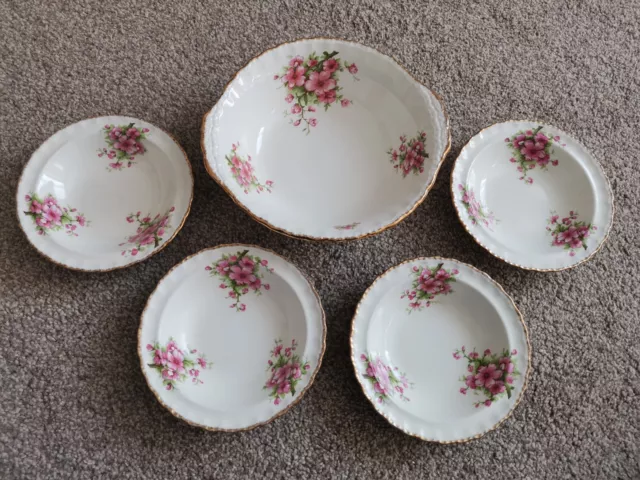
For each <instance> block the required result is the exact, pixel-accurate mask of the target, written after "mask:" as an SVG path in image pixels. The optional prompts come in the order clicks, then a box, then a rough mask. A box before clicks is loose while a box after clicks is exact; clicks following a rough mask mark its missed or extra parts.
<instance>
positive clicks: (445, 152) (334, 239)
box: [200, 37, 451, 242]
mask: <svg viewBox="0 0 640 480" xmlns="http://www.w3.org/2000/svg"><path fill="white" fill-rule="evenodd" d="M312 40H329V41H338V42H344V43H349V44H352V45H357V46H359V47H365V48H368V49H371V50H373V51H375V52H377V53H378V54H379V55H382V56H383V57H387V58H389V59H391V60H392V61H393V62H394V63H395V64H396V65H397V66H398V67H399V68H400V69H401V70H403V71H404V72H405V73H406V74H407V75H408V76H409V78H411V79H412V80H413V81H414V82H415V83H417V84H418V85H421V86H422V87H424V88H426V89H427V90H429V92H431V94H432V95H433V96H434V98H435V99H436V101H437V102H438V105H440V108H441V110H442V114H443V116H444V120H445V126H446V138H447V140H446V143H445V146H444V150H443V152H442V156H441V157H440V160H439V161H438V163H437V165H436V169H435V172H434V174H433V178H432V179H431V181H430V182H429V183H428V184H427V186H426V188H425V191H424V193H423V194H422V196H421V197H420V198H419V199H418V200H417V201H416V202H415V203H414V204H413V206H412V207H411V208H410V209H409V210H407V211H406V212H404V213H403V214H402V215H400V217H398V218H397V219H395V220H394V221H393V222H391V223H389V224H387V225H385V226H383V227H381V228H379V229H378V230H374V231H373V232H368V233H364V234H362V235H358V236H356V237H345V238H341V237H315V236H312V235H302V234H297V233H293V232H290V231H288V230H286V229H284V228H281V227H277V226H275V225H273V224H272V223H270V222H269V221H268V220H266V219H264V218H262V217H260V216H258V215H256V214H254V213H253V212H252V211H251V210H249V208H248V207H246V206H245V205H244V204H243V203H242V201H241V200H240V199H238V198H237V197H236V196H235V195H234V193H233V192H232V191H231V189H229V188H228V187H227V186H226V185H225V183H224V182H223V181H222V179H221V178H219V177H218V175H217V174H216V173H215V172H214V171H213V168H211V166H210V163H209V160H208V159H207V152H206V149H205V146H204V127H205V123H206V121H207V117H208V116H209V115H210V114H211V112H212V111H213V110H214V109H215V108H216V107H217V106H218V104H219V103H220V102H221V101H222V97H223V95H224V94H225V92H226V91H227V89H228V88H229V86H230V85H231V83H232V82H233V81H234V80H235V79H236V78H237V77H238V75H239V74H240V72H242V71H243V70H244V69H246V68H247V67H248V66H249V65H250V64H251V63H253V62H254V61H255V60H257V59H258V58H260V57H262V56H263V55H266V54H267V53H269V52H271V51H273V50H276V49H278V48H280V47H283V46H285V45H291V44H294V43H300V42H306V41H312ZM201 132H202V133H201V135H200V149H201V150H202V160H203V162H204V167H205V169H206V170H207V173H208V174H209V176H210V177H211V178H213V179H214V180H215V181H216V183H217V184H218V185H220V186H221V187H222V189H223V190H224V191H225V192H226V193H227V195H229V196H230V197H231V199H232V200H233V201H234V203H235V204H236V205H238V206H239V207H240V208H242V209H243V210H244V211H245V212H246V213H247V214H248V215H249V216H250V217H251V218H253V219H254V220H256V221H257V222H259V223H261V224H262V225H264V226H265V227H267V228H269V229H270V230H273V231H274V232H278V233H280V234H282V235H285V236H287V237H290V238H298V239H302V240H309V241H316V242H348V241H350V240H360V239H363V238H367V237H372V236H374V235H378V234H379V233H382V232H384V231H385V230H388V229H390V228H392V227H395V226H396V225H398V224H399V223H400V222H402V221H403V220H404V219H405V218H407V217H408V216H409V215H411V214H412V213H413V212H414V211H415V210H416V209H417V208H418V207H419V206H420V204H422V202H424V200H425V199H426V198H427V195H428V194H429V192H430V191H431V189H432V188H433V185H434V184H435V182H436V179H437V178H438V173H439V172H440V168H441V167H442V165H443V164H444V161H445V159H446V158H447V155H448V154H449V151H450V150H451V126H450V123H449V115H448V114H447V111H446V109H445V107H444V101H443V100H442V97H441V96H440V95H439V94H437V93H436V92H434V91H433V90H432V89H430V88H428V87H427V86H426V85H424V84H422V83H421V82H419V81H418V80H416V78H415V77H414V76H413V75H411V73H409V72H408V71H407V69H406V68H404V67H403V66H402V65H401V64H400V62H398V60H396V59H395V58H394V57H393V56H391V55H387V54H385V53H382V52H381V51H379V50H378V49H376V48H373V47H369V46H367V45H363V44H361V43H358V42H353V41H350V40H344V39H341V38H332V37H310V38H299V39H297V40H293V41H291V42H284V43H281V44H279V45H276V46H275V47H271V48H268V49H267V50H264V51H263V52H261V53H260V54H258V55H256V56H254V57H253V58H251V59H250V60H249V61H248V62H247V63H246V64H245V66H244V67H242V68H241V69H240V70H238V71H237V72H236V74H235V75H234V76H233V77H232V78H231V80H229V81H228V82H227V84H226V85H225V86H224V89H223V90H222V94H221V95H220V98H219V99H218V101H217V102H216V103H215V104H214V105H213V107H212V108H211V109H210V110H209V111H207V113H205V114H204V116H203V118H202V124H201Z"/></svg>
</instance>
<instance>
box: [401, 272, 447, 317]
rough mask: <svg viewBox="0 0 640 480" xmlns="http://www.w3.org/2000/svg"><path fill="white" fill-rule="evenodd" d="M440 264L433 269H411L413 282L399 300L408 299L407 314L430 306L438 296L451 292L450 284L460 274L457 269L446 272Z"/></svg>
mask: <svg viewBox="0 0 640 480" xmlns="http://www.w3.org/2000/svg"><path fill="white" fill-rule="evenodd" d="M442 265H443V264H442V263H439V264H438V265H436V266H435V267H418V266H417V265H414V266H413V267H412V268H411V276H412V277H413V282H412V284H411V286H412V289H411V290H405V291H404V293H403V294H402V295H401V296H400V298H408V299H409V301H410V303H409V306H408V307H407V311H408V312H409V313H411V312H413V311H414V310H418V311H420V310H422V309H423V308H424V307H429V306H431V303H432V302H433V299H434V298H436V297H437V296H438V295H448V294H449V293H451V292H453V290H452V289H451V284H452V283H453V282H455V281H456V278H455V276H456V275H458V273H460V272H459V271H458V270H457V269H455V268H454V269H453V270H446V269H444V268H442Z"/></svg>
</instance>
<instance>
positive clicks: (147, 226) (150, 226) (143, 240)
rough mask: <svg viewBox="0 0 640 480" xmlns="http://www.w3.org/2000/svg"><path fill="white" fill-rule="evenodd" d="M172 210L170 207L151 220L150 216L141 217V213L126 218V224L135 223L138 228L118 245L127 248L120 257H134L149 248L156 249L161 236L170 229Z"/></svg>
mask: <svg viewBox="0 0 640 480" xmlns="http://www.w3.org/2000/svg"><path fill="white" fill-rule="evenodd" d="M174 210H175V207H171V208H170V209H169V210H168V211H167V212H166V213H165V214H164V215H160V214H157V215H156V216H155V217H153V218H151V214H147V215H145V216H144V217H143V216H142V215H141V212H137V213H130V214H129V215H128V216H127V222H128V223H134V222H135V223H137V224H138V228H137V229H136V233H135V234H133V235H131V236H129V237H127V240H126V241H125V242H123V243H121V244H120V246H121V247H122V246H126V247H127V248H126V249H124V250H123V251H122V255H131V256H133V257H135V256H136V255H138V253H142V252H145V251H146V250H147V249H149V248H152V249H153V248H158V246H159V245H160V243H161V242H162V237H163V235H164V234H165V233H166V232H167V231H168V230H169V229H170V228H171V225H170V224H169V222H170V220H171V214H172V213H173V211H174Z"/></svg>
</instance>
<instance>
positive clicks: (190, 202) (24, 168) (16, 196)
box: [15, 114, 195, 272]
mask: <svg viewBox="0 0 640 480" xmlns="http://www.w3.org/2000/svg"><path fill="white" fill-rule="evenodd" d="M100 117H129V118H136V117H133V116H130V115H119V114H110V115H97V116H95V117H88V118H83V119H82V120H79V121H77V122H75V123H72V124H70V125H67V126H66V127H64V128H62V129H61V130H64V129H66V128H69V127H71V126H73V125H75V124H77V123H80V122H84V121H85V120H92V119H95V118H100ZM142 121H143V122H145V123H148V124H149V125H152V126H153V128H156V129H158V130H160V131H161V132H163V133H165V134H166V135H167V136H168V137H169V138H170V139H171V140H172V141H173V143H175V144H176V145H177V146H178V148H179V149H180V150H181V151H182V155H183V156H184V160H185V163H186V164H187V167H188V169H189V176H190V177H191V196H190V197H189V204H188V205H187V211H186V212H185V213H184V216H183V217H182V220H181V221H180V224H179V225H178V226H177V227H176V229H175V230H174V231H173V235H171V236H170V237H169V238H167V240H166V242H164V243H163V244H162V245H160V246H159V247H158V248H156V249H155V250H153V251H152V252H151V253H150V254H149V255H147V256H146V257H143V258H141V259H139V260H136V261H134V262H130V263H127V264H125V265H121V266H119V267H112V268H91V269H87V268H78V267H72V266H70V265H66V264H64V263H60V262H58V261H57V260H54V259H53V258H51V257H50V256H49V255H47V254H46V253H44V252H42V251H40V249H39V248H38V247H36V246H35V245H34V244H33V242H32V241H31V239H30V238H29V235H27V232H25V230H24V228H22V223H21V222H20V204H19V203H18V202H19V201H20V200H19V199H18V190H19V189H20V185H21V184H22V177H23V176H24V172H25V170H26V169H27V167H28V166H29V162H30V161H31V157H29V160H28V161H27V163H26V164H25V165H24V167H22V173H21V174H20V179H19V180H18V184H17V185H16V195H15V198H16V218H17V219H18V225H19V226H20V229H21V230H22V231H23V232H24V234H25V237H27V241H28V242H29V245H31V246H32V247H33V249H34V250H35V251H36V252H38V253H39V254H40V255H41V256H42V257H44V258H45V259H47V260H49V261H50V262H51V263H54V264H56V265H58V266H60V267H64V268H67V269H69V270H74V271H76V272H112V271H114V270H121V269H123V268H127V267H130V266H132V265H135V264H136V263H140V262H144V261H145V260H147V259H148V258H151V257H153V256H154V255H155V254H157V253H159V252H161V251H162V250H164V248H165V247H166V246H167V245H169V243H171V241H172V240H173V239H174V238H175V237H176V235H178V233H179V232H180V230H182V227H183V226H184V224H185V222H186V221H187V217H188V216H189V213H191V204H192V203H193V191H194V188H195V178H194V176H193V168H192V167H191V162H190V161H189V157H188V156H187V152H185V150H184V148H182V145H180V142H178V140H176V138H175V137H174V136H173V135H171V134H170V133H169V132H167V131H166V130H163V129H162V128H160V127H157V126H156V125H154V124H152V123H149V122H147V121H146V120H142ZM61 130H57V131H56V132H54V133H53V134H52V135H51V136H49V137H48V138H47V139H46V140H45V141H44V142H42V143H41V144H40V146H42V145H44V144H45V143H46V142H47V141H48V140H49V139H50V138H51V137H52V136H53V135H55V134H56V133H58V132H59V131H61ZM38 148H40V147H38ZM32 156H33V154H32Z"/></svg>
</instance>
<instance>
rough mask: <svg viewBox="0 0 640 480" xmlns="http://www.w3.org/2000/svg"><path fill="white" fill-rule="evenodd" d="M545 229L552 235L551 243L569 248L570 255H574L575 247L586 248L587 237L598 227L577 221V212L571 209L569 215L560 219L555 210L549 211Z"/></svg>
mask: <svg viewBox="0 0 640 480" xmlns="http://www.w3.org/2000/svg"><path fill="white" fill-rule="evenodd" d="M547 223H548V225H547V231H548V232H549V233H550V234H551V236H552V237H553V240H552V241H551V245H552V246H554V247H562V248H564V249H565V250H569V255H570V256H571V257H573V256H575V254H576V249H578V248H584V249H585V250H586V249H587V238H588V237H589V235H590V234H591V232H592V231H595V230H597V229H598V227H596V226H595V225H592V224H590V223H587V222H583V221H578V212H576V211H573V210H571V211H570V212H569V216H568V217H565V218H562V219H560V216H559V215H557V214H556V212H551V217H549V219H548V220H547Z"/></svg>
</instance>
